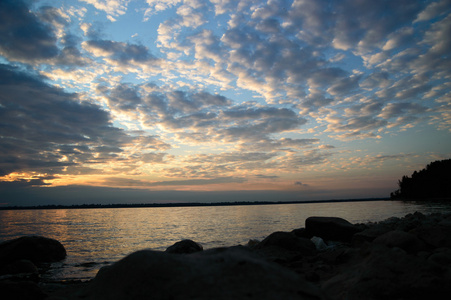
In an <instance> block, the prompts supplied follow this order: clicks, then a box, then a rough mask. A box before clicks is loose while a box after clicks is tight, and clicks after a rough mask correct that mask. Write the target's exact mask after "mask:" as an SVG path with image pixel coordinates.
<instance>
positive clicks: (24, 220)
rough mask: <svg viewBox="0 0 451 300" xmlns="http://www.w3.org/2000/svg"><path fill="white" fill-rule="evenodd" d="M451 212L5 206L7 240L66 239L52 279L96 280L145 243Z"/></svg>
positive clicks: (2, 232)
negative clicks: (310, 222) (320, 219)
mask: <svg viewBox="0 0 451 300" xmlns="http://www.w3.org/2000/svg"><path fill="white" fill-rule="evenodd" d="M415 211H420V212H423V213H433V212H445V211H446V212H449V211H451V208H450V207H449V206H448V207H446V206H444V205H439V204H432V205H418V204H412V203H403V202H398V201H366V202H342V203H319V204H281V205H249V206H213V207H180V208H177V207H160V208H103V209H49V210H5V211H0V242H1V241H4V240H9V239H13V238H16V237H20V236H24V235H42V236H46V237H50V238H54V239H56V240H58V241H60V242H61V243H62V244H63V245H64V246H65V248H66V250H67V254H68V256H67V258H66V259H65V260H64V261H63V262H61V263H55V264H53V265H52V269H51V271H50V272H48V274H46V277H47V278H51V279H90V278H92V277H94V276H95V274H96V273H97V271H98V269H99V268H100V267H102V266H103V265H105V264H109V263H111V262H114V261H117V260H119V259H121V258H123V257H124V256H125V255H127V254H129V253H132V252H134V251H137V250H140V249H146V248H150V249H153V250H165V249H166V248H167V247H169V246H170V245H172V244H174V243H175V242H177V241H180V240H182V239H192V240H194V241H196V242H198V243H200V244H202V246H203V247H204V249H208V248H213V247H220V246H232V245H238V244H246V243H247V242H248V241H249V239H258V240H261V239H263V238H265V237H266V236H268V235H269V234H271V233H272V232H275V231H291V230H293V229H295V228H301V227H304V222H305V219H306V218H308V217H310V216H336V217H342V218H345V219H347V220H348V221H350V222H351V223H366V222H376V221H381V220H384V219H386V218H389V217H392V216H396V217H403V216H405V215H406V214H408V213H413V212H415Z"/></svg>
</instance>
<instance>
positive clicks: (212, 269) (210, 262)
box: [71, 247, 324, 300]
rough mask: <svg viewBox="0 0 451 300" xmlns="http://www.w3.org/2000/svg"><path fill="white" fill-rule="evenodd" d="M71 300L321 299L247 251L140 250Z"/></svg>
mask: <svg viewBox="0 0 451 300" xmlns="http://www.w3.org/2000/svg"><path fill="white" fill-rule="evenodd" d="M71 299H86V300H89V299H98V300H102V299H109V300H114V299H156V300H158V299H173V300H177V299H200V300H201V299H298V300H299V299H324V298H323V296H322V294H321V292H320V290H319V289H318V288H317V287H314V286H312V285H310V284H309V283H307V282H305V281H303V280H302V279H301V278H300V276H299V275H297V274H296V273H294V272H292V271H290V270H288V269H285V268H283V267H281V266H279V265H277V264H274V263H270V262H267V261H265V260H263V259H261V258H259V257H258V256H256V255H255V254H253V253H252V252H251V250H248V249H246V248H245V247H231V248H227V249H211V250H206V251H202V252H196V253H192V254H187V255H177V254H171V253H165V252H157V251H151V250H143V251H138V252H135V253H132V254H130V255H129V256H127V257H125V258H124V259H122V260H120V261H118V262H116V263H115V264H113V265H111V266H108V267H104V268H102V269H101V270H100V271H99V272H98V274H97V276H96V277H95V278H94V279H93V281H92V282H91V283H90V285H89V286H88V287H86V288H85V289H84V290H83V291H80V292H79V293H75V294H73V295H72V298H71Z"/></svg>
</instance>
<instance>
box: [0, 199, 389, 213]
mask: <svg viewBox="0 0 451 300" xmlns="http://www.w3.org/2000/svg"><path fill="white" fill-rule="evenodd" d="M389 200H390V198H364V199H331V200H306V201H236V202H206V203H202V202H188V203H180V202H177V203H176V202H174V203H134V204H74V205H37V206H3V207H2V206H0V210H22V209H83V208H84V209H86V208H133V207H191V206H239V205H276V204H312V203H337V202H362V201H389Z"/></svg>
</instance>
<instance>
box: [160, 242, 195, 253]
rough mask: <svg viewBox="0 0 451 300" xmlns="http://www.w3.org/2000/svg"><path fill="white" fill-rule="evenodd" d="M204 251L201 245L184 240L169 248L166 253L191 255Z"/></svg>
mask: <svg viewBox="0 0 451 300" xmlns="http://www.w3.org/2000/svg"><path fill="white" fill-rule="evenodd" d="M202 250H204V249H203V248H202V246H201V245H199V244H198V243H196V242H194V241H192V240H183V241H180V242H177V243H175V244H174V245H172V246H170V247H168V248H167V249H166V252H168V253H178V254H189V253H194V252H198V251H202Z"/></svg>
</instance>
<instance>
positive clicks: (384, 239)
mask: <svg viewBox="0 0 451 300" xmlns="http://www.w3.org/2000/svg"><path fill="white" fill-rule="evenodd" d="M373 243H374V244H381V245H385V246H387V247H390V248H392V247H398V248H401V249H403V250H404V251H406V252H408V253H417V252H419V251H422V250H425V249H426V245H425V244H424V243H423V242H422V241H421V240H420V239H419V238H417V237H416V236H415V235H413V234H411V233H407V232H404V231H400V230H393V231H389V232H387V233H385V234H383V235H381V236H379V237H377V238H376V239H375V240H374V241H373Z"/></svg>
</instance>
